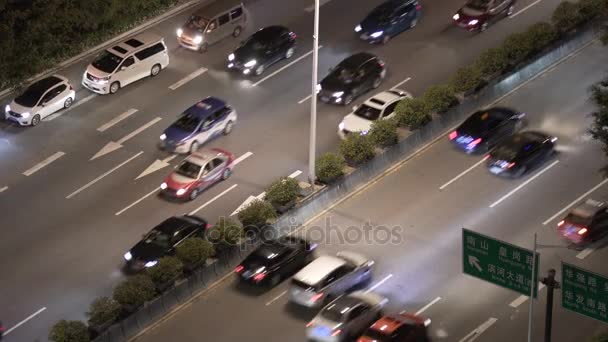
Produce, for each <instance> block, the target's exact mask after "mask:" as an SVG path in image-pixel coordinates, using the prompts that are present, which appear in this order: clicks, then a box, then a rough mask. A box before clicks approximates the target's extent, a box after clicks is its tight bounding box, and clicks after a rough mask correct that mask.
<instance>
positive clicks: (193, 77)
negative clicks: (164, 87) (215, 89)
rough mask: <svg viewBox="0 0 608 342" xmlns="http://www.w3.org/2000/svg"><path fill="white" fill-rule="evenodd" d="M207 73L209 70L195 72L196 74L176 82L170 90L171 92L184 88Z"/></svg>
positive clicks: (203, 69) (193, 73)
mask: <svg viewBox="0 0 608 342" xmlns="http://www.w3.org/2000/svg"><path fill="white" fill-rule="evenodd" d="M205 72H207V68H200V69H197V70H195V71H194V72H192V73H191V74H190V75H188V76H186V77H184V78H182V79H181V80H179V81H177V82H175V83H174V84H172V85H170V86H169V89H171V90H175V89H177V88H179V87H181V86H183V85H184V84H186V83H188V82H190V81H192V80H193V79H195V78H197V77H199V76H200V75H202V74H204V73H205Z"/></svg>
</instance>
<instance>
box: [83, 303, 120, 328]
mask: <svg viewBox="0 0 608 342" xmlns="http://www.w3.org/2000/svg"><path fill="white" fill-rule="evenodd" d="M119 314H120V304H118V302H117V301H115V300H114V299H112V298H108V297H100V298H97V299H95V300H94V301H93V303H91V306H89V311H88V312H87V313H86V316H87V317H88V318H89V324H90V325H103V324H105V323H111V322H114V321H115V320H116V318H118V315H119Z"/></svg>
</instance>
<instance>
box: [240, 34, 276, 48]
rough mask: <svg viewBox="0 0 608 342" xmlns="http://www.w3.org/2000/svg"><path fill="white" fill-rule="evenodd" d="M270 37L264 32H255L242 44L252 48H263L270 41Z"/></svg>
mask: <svg viewBox="0 0 608 342" xmlns="http://www.w3.org/2000/svg"><path fill="white" fill-rule="evenodd" d="M271 41H272V39H271V38H270V37H268V33H266V32H256V33H254V34H253V35H252V36H251V37H249V39H247V40H246V41H245V43H244V44H243V46H246V47H248V48H250V49H253V50H264V49H265V48H266V46H267V45H269V44H270V43H271Z"/></svg>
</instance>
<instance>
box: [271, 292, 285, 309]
mask: <svg viewBox="0 0 608 342" xmlns="http://www.w3.org/2000/svg"><path fill="white" fill-rule="evenodd" d="M286 293H287V291H283V292H281V293H280V294H279V295H278V296H276V297H274V298H273V299H272V300H271V301H269V302H268V303H266V306H268V305H270V304H272V303H274V302H276V301H277V300H278V299H279V298H281V297H283V296H284V295H285V294H286Z"/></svg>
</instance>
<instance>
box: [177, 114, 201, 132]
mask: <svg viewBox="0 0 608 342" xmlns="http://www.w3.org/2000/svg"><path fill="white" fill-rule="evenodd" d="M199 123H200V119H199V118H197V117H196V116H194V115H192V114H190V113H186V114H184V115H183V116H182V117H181V118H179V120H177V121H176V122H175V124H174V125H175V126H176V127H177V128H179V129H181V130H184V131H186V132H194V130H196V128H197V127H198V124H199Z"/></svg>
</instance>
